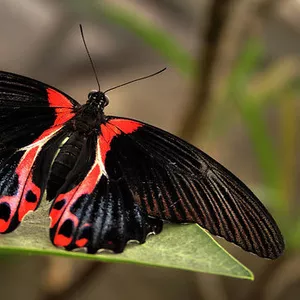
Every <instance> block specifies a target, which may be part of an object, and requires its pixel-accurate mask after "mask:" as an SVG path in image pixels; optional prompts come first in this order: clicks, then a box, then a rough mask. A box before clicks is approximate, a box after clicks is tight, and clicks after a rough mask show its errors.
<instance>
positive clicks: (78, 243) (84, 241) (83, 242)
mask: <svg viewBox="0 0 300 300" xmlns="http://www.w3.org/2000/svg"><path fill="white" fill-rule="evenodd" d="M87 242H88V239H80V240H77V241H76V246H77V247H79V248H81V247H84V246H85V245H86V244H87Z"/></svg>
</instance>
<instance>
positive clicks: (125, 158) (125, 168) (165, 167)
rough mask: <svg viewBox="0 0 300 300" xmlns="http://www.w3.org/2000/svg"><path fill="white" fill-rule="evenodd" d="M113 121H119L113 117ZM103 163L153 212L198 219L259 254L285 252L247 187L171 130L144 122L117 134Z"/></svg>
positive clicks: (163, 216) (270, 221)
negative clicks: (130, 130) (132, 130)
mask: <svg viewBox="0 0 300 300" xmlns="http://www.w3.org/2000/svg"><path fill="white" fill-rule="evenodd" d="M130 121H131V122H132V121H133V120H130ZM109 122H114V123H116V121H115V119H114V118H113V117H112V119H111V121H109ZM116 126H118V125H116ZM119 129H120V130H121V131H122V127H120V126H119ZM105 166H106V171H107V174H108V176H109V178H115V177H117V178H119V177H120V178H123V179H124V181H125V182H126V185H127V188H128V190H129V191H130V193H131V196H132V199H133V200H134V201H135V202H136V203H138V204H139V206H140V207H141V208H142V209H143V211H145V212H147V214H148V215H149V216H152V217H156V218H160V219H163V220H166V221H170V222H176V223H189V222H194V223H197V224H199V225H200V226H202V227H203V228H205V229H207V230H208V231H209V232H210V233H212V234H214V235H217V236H221V237H223V238H225V239H226V240H227V241H229V242H232V243H234V244H236V245H238V246H240V247H242V248H243V249H244V250H246V251H249V252H252V253H255V254H257V255H259V256H261V257H266V258H271V259H274V258H276V257H278V256H280V255H281V254H282V252H283V249H284V241H283V238H282V235H281V232H280V230H279V228H278V226H277V225H276V223H275V221H274V219H273V218H272V216H271V215H270V213H269V212H268V211H267V209H266V208H265V207H264V206H263V204H262V203H261V202H260V201H259V200H258V198H257V197H256V196H255V195H254V194H253V193H252V192H251V191H250V190H249V188H247V187H246V186H245V184H243V183H242V182H241V181H240V180H239V179H238V178H237V177H236V176H234V175H233V174H232V173H231V172H230V171H228V170H227V169H226V168H224V167H223V166H221V165H220V164H219V163H217V162H216V161H215V160H214V159H212V158H211V157H209V156H208V155H207V154H205V153H203V152H202V151H201V150H199V149H197V148H195V147H194V146H192V145H190V144H188V143H186V142H185V141H183V140H182V139H179V138H177V137H175V136H173V135H172V134H170V133H168V132H165V131H163V130H161V129H158V128H156V127H153V126H150V125H147V124H144V123H142V126H140V127H138V128H137V129H136V130H135V131H134V132H133V133H132V134H129V135H128V134H121V135H119V136H118V137H117V138H115V139H113V140H112V142H111V151H110V152H108V153H107V157H106V161H105Z"/></svg>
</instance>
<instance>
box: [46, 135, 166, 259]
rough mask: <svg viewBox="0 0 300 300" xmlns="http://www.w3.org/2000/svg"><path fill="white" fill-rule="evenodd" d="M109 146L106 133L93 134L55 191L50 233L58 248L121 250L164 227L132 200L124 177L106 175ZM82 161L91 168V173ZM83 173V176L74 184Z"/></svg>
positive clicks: (90, 250)
mask: <svg viewBox="0 0 300 300" xmlns="http://www.w3.org/2000/svg"><path fill="white" fill-rule="evenodd" d="M103 145H104V147H102V146H103ZM105 145H107V144H106V142H105V141H104V140H103V136H102V135H101V136H97V135H96V134H95V135H90V136H89V137H88V138H87V139H86V140H85V142H84V146H83V147H82V151H81V153H80V155H79V157H78V160H77V162H76V165H75V166H74V169H73V170H72V172H70V173H69V175H68V176H67V178H66V181H65V183H64V185H63V186H62V187H61V189H60V190H59V191H58V193H57V194H58V195H57V197H56V198H55V200H54V202H53V204H52V207H51V209H50V217H51V225H50V227H51V229H50V237H51V240H52V242H53V244H54V245H56V246H60V247H65V248H66V249H67V250H72V249H74V248H81V247H86V248H87V251H88V252H89V253H95V252H97V250H99V249H110V250H113V251H114V252H122V251H123V249H124V247H125V246H126V244H127V242H128V241H129V240H136V241H139V242H141V243H143V242H144V241H145V239H146V236H147V235H148V234H149V233H152V232H153V233H158V232H160V231H161V229H162V221H161V220H156V219H154V218H150V217H148V216H147V215H146V214H145V213H142V211H141V209H140V208H139V206H138V204H137V203H135V202H134V201H132V197H131V194H130V191H129V190H128V187H127V185H126V184H125V182H124V180H123V179H120V180H114V179H112V178H109V177H108V176H107V173H106V171H105V167H104V164H103V162H104V160H103V155H104V152H103V151H105V149H106V148H105ZM83 165H85V166H90V168H89V171H88V172H87V173H86V170H84V168H83ZM81 173H84V174H85V178H84V180H82V181H81V182H79V183H77V184H76V185H74V182H76V181H77V180H78V178H80V177H82V174H81Z"/></svg>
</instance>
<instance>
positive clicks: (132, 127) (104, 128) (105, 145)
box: [99, 119, 143, 164]
mask: <svg viewBox="0 0 300 300" xmlns="http://www.w3.org/2000/svg"><path fill="white" fill-rule="evenodd" d="M141 126H143V124H142V123H140V122H137V121H132V120H123V119H112V120H109V121H108V122H107V123H105V124H102V125H101V135H100V138H99V141H100V142H99V143H100V145H99V146H100V151H101V158H102V162H103V164H104V163H105V159H106V154H107V152H108V151H109V150H110V143H111V141H112V139H113V138H114V137H115V136H117V135H119V134H121V133H125V134H130V133H132V132H134V131H136V130H137V129H138V128H139V127H141Z"/></svg>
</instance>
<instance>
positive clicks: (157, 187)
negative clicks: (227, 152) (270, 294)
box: [0, 72, 284, 259]
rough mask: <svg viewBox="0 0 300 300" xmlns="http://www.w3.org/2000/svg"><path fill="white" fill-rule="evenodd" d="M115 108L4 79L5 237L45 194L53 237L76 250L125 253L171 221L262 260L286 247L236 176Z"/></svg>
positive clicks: (0, 205) (0, 135) (100, 99)
mask: <svg viewBox="0 0 300 300" xmlns="http://www.w3.org/2000/svg"><path fill="white" fill-rule="evenodd" d="M107 104H108V99H107V97H106V96H105V94H104V93H102V92H100V91H95V92H91V93H90V94H89V96H88V101H87V103H86V104H84V105H80V104H79V103H77V102H76V101H75V100H73V99H72V98H71V97H69V96H68V95H66V94H64V93H62V92H60V91H58V90H57V89H55V88H53V87H50V86H48V85H46V84H43V83H41V82H38V81H36V80H33V79H29V78H26V77H23V76H20V75H15V74H11V73H7V72H0V232H1V233H7V232H10V231H12V230H14V229H15V228H16V227H17V226H18V224H19V223H20V222H21V221H22V218H23V217H24V216H25V214H26V213H27V212H28V211H32V210H35V209H37V207H38V205H39V203H40V201H41V199H42V196H43V194H44V193H45V192H46V194H47V199H48V200H49V201H52V206H51V209H50V217H51V225H50V238H51V240H52V242H53V244H54V245H56V246H61V247H65V248H66V249H67V250H72V249H74V248H81V247H86V249H87V251H88V252H89V253H95V252H97V251H98V250H99V249H110V250H113V251H114V252H122V251H123V250H124V248H125V246H126V244H127V242H128V241H130V240H136V241H139V242H140V243H143V242H145V240H146V237H147V235H148V234H149V233H159V232H160V231H161V230H162V227H163V221H169V222H174V223H198V224H199V225H201V226H202V227H204V228H206V229H207V230H208V231H209V232H210V233H212V234H215V235H218V236H221V237H224V238H225V239H226V240H228V241H230V242H233V243H235V244H236V245H238V246H240V247H242V248H243V249H245V250H246V251H249V252H252V253H255V254H257V255H259V256H261V257H267V258H272V259H274V258H277V257H278V256H280V255H281V254H282V252H283V250H284V241H283V238H282V235H281V233H280V230H279V229H278V227H277V225H276V223H275V221H274V219H273V218H272V216H271V215H270V214H269V213H268V211H267V210H266V208H265V207H264V206H263V205H262V203H261V202H260V201H259V200H258V199H257V198H256V196H255V195H254V194H253V193H252V192H251V191H250V190H249V189H248V188H247V187H246V186H245V185H244V184H243V183H242V182H241V181H240V180H239V179H238V178H237V177H235V176H234V175H233V174H232V173H231V172H229V171H228V170H227V169H225V168H224V167H223V166H221V165H220V164H219V163H217V162H216V161H215V160H213V159H212V158H211V157H209V156H208V155H207V154H205V153H203V152H202V151H201V150H199V149H197V148H195V147H194V146H192V145H190V144H188V143H187V142H185V141H183V140H182V139H179V138H178V137H175V136H174V135H172V134H170V133H168V132H166V131H163V130H161V129H158V128H156V127H153V126H151V125H148V124H145V123H142V122H140V121H137V120H132V119H126V118H120V117H113V116H106V115H105V114H104V112H103V111H104V107H105V106H106V105H107Z"/></svg>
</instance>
